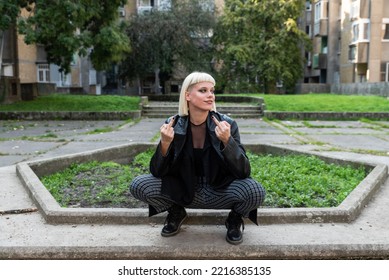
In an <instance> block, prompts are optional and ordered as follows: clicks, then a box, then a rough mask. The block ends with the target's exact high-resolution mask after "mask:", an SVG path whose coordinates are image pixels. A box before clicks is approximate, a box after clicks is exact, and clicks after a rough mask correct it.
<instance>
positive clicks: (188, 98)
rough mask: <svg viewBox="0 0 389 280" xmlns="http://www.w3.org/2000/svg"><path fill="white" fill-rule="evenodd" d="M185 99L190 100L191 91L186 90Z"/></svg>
mask: <svg viewBox="0 0 389 280" xmlns="http://www.w3.org/2000/svg"><path fill="white" fill-rule="evenodd" d="M185 100H186V101H190V96H189V91H186V92H185Z"/></svg>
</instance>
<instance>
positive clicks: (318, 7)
mask: <svg viewBox="0 0 389 280" xmlns="http://www.w3.org/2000/svg"><path fill="white" fill-rule="evenodd" d="M320 19H321V2H318V3H316V4H315V22H317V21H320Z"/></svg>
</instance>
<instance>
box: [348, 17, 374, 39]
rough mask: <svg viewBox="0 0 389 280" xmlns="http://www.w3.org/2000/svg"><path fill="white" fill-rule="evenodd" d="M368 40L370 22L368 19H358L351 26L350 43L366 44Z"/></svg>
mask: <svg viewBox="0 0 389 280" xmlns="http://www.w3.org/2000/svg"><path fill="white" fill-rule="evenodd" d="M369 40H370V21H369V19H360V20H358V21H355V22H354V23H353V25H352V38H351V42H352V43H356V42H368V41H369Z"/></svg>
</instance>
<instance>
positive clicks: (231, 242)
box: [226, 236, 243, 245]
mask: <svg viewBox="0 0 389 280" xmlns="http://www.w3.org/2000/svg"><path fill="white" fill-rule="evenodd" d="M226 240H227V242H228V243H230V244H232V245H239V244H240V243H242V242H243V238H241V239H240V240H231V239H229V238H228V236H226Z"/></svg>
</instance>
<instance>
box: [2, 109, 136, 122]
mask: <svg viewBox="0 0 389 280" xmlns="http://www.w3.org/2000/svg"><path fill="white" fill-rule="evenodd" d="M140 116H141V111H140V110H138V111H131V112H0V119H1V120H83V121H86V120H127V119H136V118H140Z"/></svg>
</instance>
